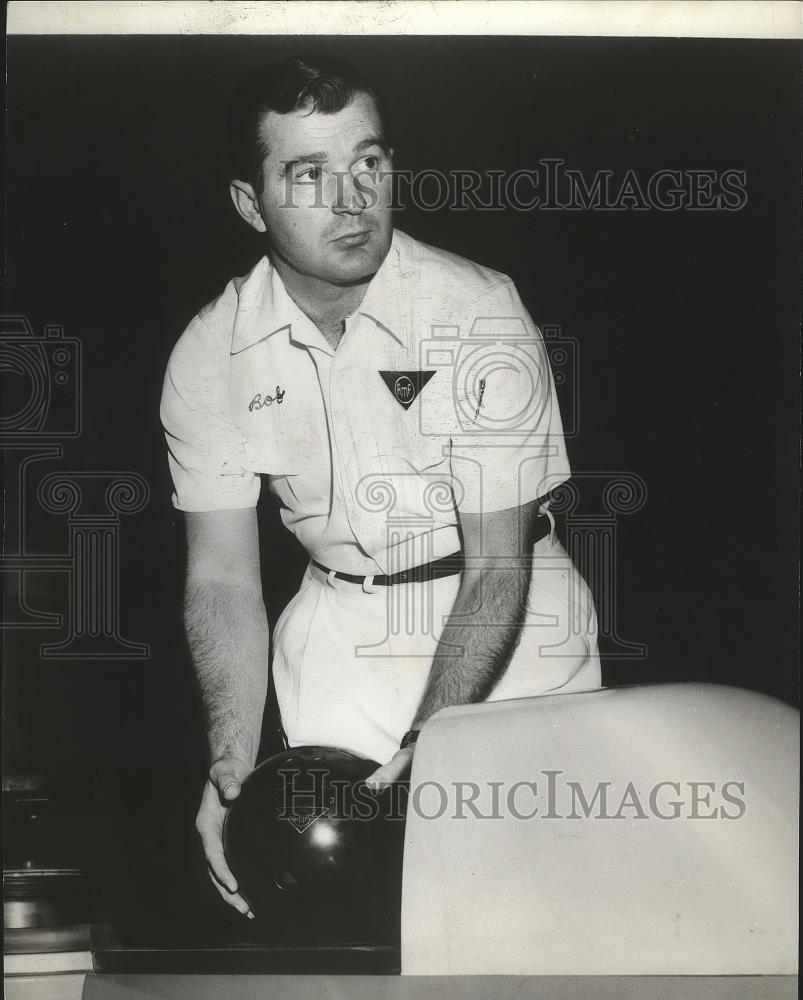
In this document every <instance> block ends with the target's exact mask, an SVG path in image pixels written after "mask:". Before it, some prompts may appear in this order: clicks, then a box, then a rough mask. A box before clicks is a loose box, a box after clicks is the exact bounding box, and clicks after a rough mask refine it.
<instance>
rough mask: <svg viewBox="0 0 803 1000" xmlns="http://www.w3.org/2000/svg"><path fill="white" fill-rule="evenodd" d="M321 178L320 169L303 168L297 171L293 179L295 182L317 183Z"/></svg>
mask: <svg viewBox="0 0 803 1000" xmlns="http://www.w3.org/2000/svg"><path fill="white" fill-rule="evenodd" d="M320 177H321V168H320V167H303V168H302V169H301V170H299V171H297V173H296V177H295V179H296V180H297V181H317V180H320Z"/></svg>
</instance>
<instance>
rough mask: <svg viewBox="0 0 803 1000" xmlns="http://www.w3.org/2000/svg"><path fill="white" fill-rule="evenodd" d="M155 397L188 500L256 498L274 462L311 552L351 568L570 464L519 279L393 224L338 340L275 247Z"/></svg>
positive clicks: (390, 567) (518, 493) (379, 561)
mask: <svg viewBox="0 0 803 1000" xmlns="http://www.w3.org/2000/svg"><path fill="white" fill-rule="evenodd" d="M383 373H384V374H383ZM161 415H162V422H163V424H164V428H165V432H166V437H167V444H168V450H169V463H170V471H171V473H172V477H173V483H174V486H175V493H174V496H173V503H174V505H175V506H176V507H177V508H178V509H179V510H184V511H211V510H230V509H234V508H243V507H253V506H255V505H256V503H257V499H258V497H259V491H260V483H261V479H260V477H261V476H265V477H267V482H268V485H269V488H270V489H271V491H272V492H273V493H274V494H276V496H277V497H278V498H279V500H280V501H281V506H282V510H281V516H282V520H283V521H284V524H285V525H286V526H287V527H288V528H289V529H290V531H292V532H293V533H294V534H295V535H296V537H297V538H298V540H299V541H300V542H301V544H302V545H303V546H304V548H305V549H306V550H307V552H308V553H309V555H310V556H311V557H312V558H313V559H316V560H317V561H318V562H321V563H323V564H324V565H326V566H329V567H332V568H334V569H337V570H341V571H343V572H350V573H357V574H365V575H371V574H377V573H393V572H397V571H399V570H401V569H406V568H409V567H411V566H414V565H418V564H420V563H424V562H428V561H430V560H431V559H435V558H438V557H439V556H442V555H447V554H449V553H451V552H455V551H457V550H458V549H459V548H460V539H459V534H458V528H457V525H458V511H463V512H466V513H478V512H481V511H493V510H503V509H506V508H509V507H516V506H519V505H521V504H523V503H526V502H528V501H530V500H534V499H536V498H538V497H540V496H543V495H544V494H545V493H547V492H548V491H549V490H550V489H554V488H555V487H556V486H557V485H558V484H560V483H561V482H564V481H565V480H567V479H568V478H569V476H570V469H569V463H568V460H567V456H566V448H565V444H564V439H563V427H562V424H561V418H560V412H559V409H558V404H557V399H556V397H555V388H554V382H553V378H552V373H551V371H550V368H549V362H548V360H547V356H546V352H545V350H544V346H543V342H542V339H541V335H540V332H539V331H538V329H537V327H535V326H534V324H533V322H532V320H531V319H530V317H529V315H528V313H527V311H526V309H525V308H524V306H523V305H522V303H521V300H520V299H519V296H518V294H517V292H516V289H515V287H514V285H513V282H512V281H511V280H510V278H508V277H506V276H505V275H503V274H499V273H498V272H496V271H492V270H490V269H489V268H485V267H481V266H479V265H478V264H474V263H472V262H470V261H468V260H465V259H463V258H461V257H457V256H455V255H454V254H450V253H446V252H444V251H442V250H437V249H435V248H433V247H430V246H426V245H425V244H423V243H419V242H418V241H417V240H414V239H412V238H411V237H409V236H407V235H406V234H404V233H402V232H400V231H398V230H396V232H395V233H394V236H393V242H392V245H391V248H390V251H389V252H388V255H387V257H386V258H385V260H384V261H383V263H382V266H381V267H380V269H379V270H378V271H377V273H376V275H375V276H374V278H373V279H372V281H371V283H370V284H369V286H368V289H367V291H366V293H365V296H364V298H363V301H362V303H361V305H360V306H359V308H358V310H357V311H356V312H355V313H354V314H353V315H352V316H350V317H349V318H348V319H347V320H346V327H345V333H344V334H343V337H342V339H341V341H340V344H339V345H338V348H337V350H336V351H334V350H333V349H332V348H331V346H330V345H329V344H328V343H327V341H326V340H325V338H324V337H323V335H322V334H321V332H320V331H319V330H318V329H317V327H316V326H315V325H314V324H313V323H312V321H311V320H310V319H308V318H307V317H306V316H305V315H304V313H302V312H301V310H300V309H299V308H298V306H297V305H295V303H294V302H293V301H292V299H291V298H290V296H289V295H288V293H287V291H286V289H285V287H284V284H283V282H282V280H281V278H280V277H279V275H278V273H277V272H276V270H275V269H274V268H273V267H272V266H271V264H270V262H269V261H268V259H267V258H263V259H262V260H260V261H259V263H258V264H257V265H256V266H255V267H254V269H253V270H252V271H251V272H250V274H248V275H247V276H246V277H245V278H235V279H234V280H233V281H231V282H229V284H228V285H227V286H226V288H225V290H224V291H223V293H222V295H221V296H220V297H219V298H218V299H216V300H215V301H214V302H212V303H210V304H209V305H208V306H206V307H204V308H203V309H202V310H201V311H200V312H199V313H198V315H197V316H196V317H195V318H194V319H193V321H192V322H191V323H190V325H189V326H188V327H187V329H186V331H185V332H184V334H183V335H182V337H181V338H180V340H179V341H178V343H177V345H176V347H175V349H174V350H173V353H172V355H171V358H170V362H169V364H168V368H167V374H166V377H165V383H164V391H163V395H162V409H161Z"/></svg>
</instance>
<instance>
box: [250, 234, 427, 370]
mask: <svg viewBox="0 0 803 1000" xmlns="http://www.w3.org/2000/svg"><path fill="white" fill-rule="evenodd" d="M408 241H409V237H407V236H405V235H404V234H403V233H401V232H400V231H399V230H396V231H395V232H394V233H393V239H392V241H391V245H390V249H389V250H388V253H387V255H386V257H385V259H384V260H383V261H382V263H381V264H380V266H379V270H378V271H377V272H376V274H375V275H374V276H373V278H372V279H371V281H370V283H369V285H368V288H367V289H366V291H365V295H364V296H363V300H362V302H361V303H360V305H359V306H358V308H357V310H356V311H357V312H358V313H362V314H363V315H364V316H368V317H369V318H370V319H372V320H373V321H374V322H375V323H376V324H377V325H378V326H379V327H381V328H382V329H383V330H385V332H387V333H389V334H390V335H391V336H392V337H394V338H395V339H396V340H398V341H399V343H401V344H403V345H404V344H406V343H407V340H408V337H409V329H408V327H409V323H407V322H406V321H405V317H404V310H403V303H404V301H405V300H404V292H403V285H404V276H405V273H406V271H407V260H406V257H407V254H406V244H407V242H408ZM407 294H408V295H409V289H408V291H407ZM280 330H288V331H289V334H290V339H291V340H293V341H296V342H298V343H302V344H305V345H306V346H307V347H317V348H320V349H321V350H324V351H327V352H328V353H330V354H331V353H332V351H331V348H330V347H329V345H328V344H327V342H326V339H325V338H324V336H323V334H322V333H321V332H320V330H318V328H317V327H316V326H315V324H314V323H313V322H312V320H310V319H309V318H308V317H307V316H305V315H304V313H303V312H302V311H301V310H300V309H299V308H298V306H297V305H296V304H295V302H293V300H292V299H291V298H290V295H289V294H288V292H287V289H286V288H285V287H284V282H283V281H282V279H281V277H280V276H279V272H278V271H277V270H276V268H275V267H273V266H272V265H271V263H270V261H269V260H268V258H267V257H263V258H262V259H261V260H260V261H259V263H258V264H257V265H256V267H254V268H253V270H252V271H251V273H250V274H248V275H247V276H246V277H245V279H243V280H242V283H241V284H240V287H239V290H238V302H237V312H236V314H235V318H234V331H233V334H232V342H231V353H232V354H239V353H240V352H241V351H244V350H245V349H246V348H248V347H251V346H253V345H254V344H257V343H259V342H260V341H262V340H265V339H266V338H267V337H270V336H272V335H273V334H274V333H278V332H279V331H280Z"/></svg>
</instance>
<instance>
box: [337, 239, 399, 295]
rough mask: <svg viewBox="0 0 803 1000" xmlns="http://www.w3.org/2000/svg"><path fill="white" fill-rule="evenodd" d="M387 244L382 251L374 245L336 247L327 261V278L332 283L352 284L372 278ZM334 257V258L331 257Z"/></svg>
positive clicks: (383, 256)
mask: <svg viewBox="0 0 803 1000" xmlns="http://www.w3.org/2000/svg"><path fill="white" fill-rule="evenodd" d="M388 249H389V246H388V247H384V248H383V249H382V251H380V250H378V248H377V247H376V246H369V245H367V244H366V245H363V246H354V247H348V248H346V249H337V250H335V251H334V253H333V256H332V257H330V258H329V260H328V261H327V265H328V266H327V270H328V271H329V272H330V277H329V280H330V281H332V282H333V283H334V284H340V285H353V284H357V283H359V282H361V281H367V280H368V279H369V278H372V277H373V276H374V275H375V274H376V272H377V271H378V270H379V267H380V265H381V264H382V261H383V260H384V259H385V257H386V256H387V252H388ZM333 258H334V259H333Z"/></svg>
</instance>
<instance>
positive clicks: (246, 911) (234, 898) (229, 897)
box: [209, 868, 254, 920]
mask: <svg viewBox="0 0 803 1000" xmlns="http://www.w3.org/2000/svg"><path fill="white" fill-rule="evenodd" d="M209 879H210V881H211V883H212V885H213V886H214V887H215V889H217V891H218V893H219V895H220V897H221V899H223V900H225V901H226V902H227V903H228V904H229V906H233V907H234V909H235V910H237V912H238V913H242V915H243V916H244V917H248V919H249V920H253V919H254V914H253V911H252V910H251V908H250V906H249V905H248V903H246V901H245V900H244V899H243V897H242V896H241V895H240V894H239V893H236V892H234V893H231V892H229V891H228V890H227V889H226V888H224V886H222V885H221V884H220V883H219V882H218V880H217V879H216V878H215V875H214V873H213V871H212V869H211V868H210V869H209Z"/></svg>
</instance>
